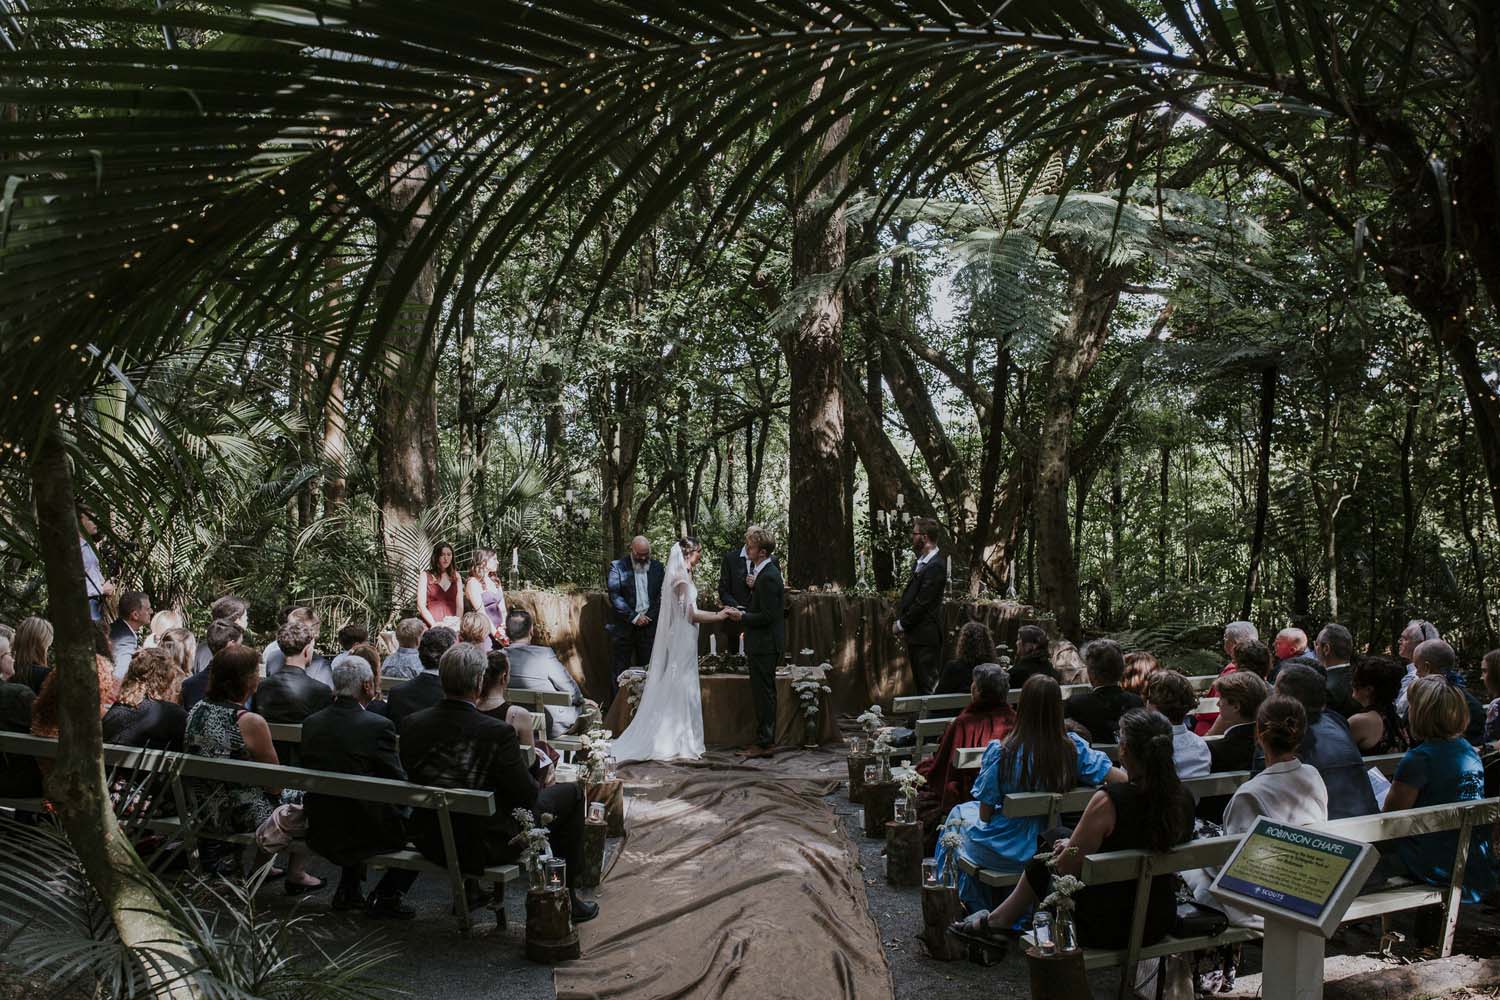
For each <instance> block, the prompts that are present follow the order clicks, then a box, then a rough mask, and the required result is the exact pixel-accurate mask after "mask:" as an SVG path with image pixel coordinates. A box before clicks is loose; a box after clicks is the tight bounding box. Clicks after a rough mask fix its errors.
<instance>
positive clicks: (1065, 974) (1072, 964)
mask: <svg viewBox="0 0 1500 1000" xmlns="http://www.w3.org/2000/svg"><path fill="white" fill-rule="evenodd" d="M1024 954H1025V955H1026V968H1027V970H1028V971H1029V972H1030V973H1031V997H1032V1000H1091V998H1092V997H1093V994H1092V993H1090V992H1089V977H1088V973H1087V971H1086V970H1085V969H1084V965H1083V952H1082V950H1079V951H1069V952H1053V953H1051V954H1047V955H1043V954H1042V953H1041V952H1039V951H1037V950H1036V949H1035V948H1033V947H1031V946H1030V945H1027V946H1026V948H1025V949H1024Z"/></svg>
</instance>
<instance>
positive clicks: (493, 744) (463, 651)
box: [401, 629, 599, 921]
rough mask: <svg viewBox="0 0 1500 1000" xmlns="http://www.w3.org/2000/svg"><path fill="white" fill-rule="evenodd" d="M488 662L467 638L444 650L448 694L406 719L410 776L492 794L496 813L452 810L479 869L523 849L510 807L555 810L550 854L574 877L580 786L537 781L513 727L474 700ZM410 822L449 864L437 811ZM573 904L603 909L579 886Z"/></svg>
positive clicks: (420, 841) (404, 752)
mask: <svg viewBox="0 0 1500 1000" xmlns="http://www.w3.org/2000/svg"><path fill="white" fill-rule="evenodd" d="M433 631H437V630H436V629H434V630H433ZM428 634H429V635H430V634H431V632H429V633H428ZM486 666H487V664H486V662H485V655H484V652H483V651H482V650H480V649H479V647H478V646H472V645H469V644H468V643H460V644H458V645H456V646H454V647H452V648H451V649H449V650H448V651H447V652H446V653H444V654H443V657H442V661H441V663H440V666H439V668H438V670H439V678H440V680H441V682H442V687H443V693H444V695H445V698H444V700H443V701H441V702H439V703H438V704H436V705H434V706H433V707H431V708H427V709H423V710H422V711H420V712H417V713H416V714H415V715H412V716H411V717H409V718H407V719H406V720H405V721H404V722H403V723H402V724H401V763H402V764H403V765H404V766H405V768H406V773H407V775H408V777H409V779H410V780H411V781H414V782H416V783H417V784H420V785H434V786H437V787H439V788H473V789H477V790H479V791H488V792H493V793H494V794H495V814H494V815H493V816H485V817H480V816H454V817H452V821H453V839H454V843H455V846H456V847H457V849H458V855H459V857H458V861H459V866H460V867H461V868H462V869H463V871H464V872H466V873H467V874H469V875H471V876H478V875H481V874H482V873H483V871H484V869H485V868H487V867H489V866H491V865H502V864H508V863H510V862H513V861H515V860H516V858H518V857H519V856H520V852H521V848H520V847H519V846H518V845H517V844H515V843H513V842H512V840H513V838H514V837H515V836H516V835H517V834H518V833H519V832H520V826H519V825H518V824H517V823H516V819H515V816H513V815H512V811H513V810H515V809H529V810H531V812H532V814H533V815H534V816H535V817H536V818H537V819H538V820H540V818H541V817H542V816H543V814H547V815H550V816H551V817H552V821H551V823H549V824H548V840H549V841H550V842H551V845H552V852H553V854H555V855H556V856H557V857H560V858H562V859H564V860H566V861H567V862H568V873H569V877H572V876H573V873H575V872H577V871H578V864H579V859H580V858H581V857H582V851H583V814H584V801H583V786H581V785H579V784H578V783H576V782H569V783H567V784H555V785H552V786H550V787H548V788H543V789H538V788H537V784H536V781H535V780H534V779H533V778H532V777H531V773H530V771H528V770H527V767H526V760H525V757H524V756H523V755H522V753H521V744H520V741H519V740H518V738H517V736H516V731H515V729H514V727H512V726H510V725H508V724H507V723H504V722H501V721H500V720H499V719H495V718H491V717H490V716H488V715H485V714H483V713H481V712H480V711H479V709H478V708H476V707H475V705H476V703H477V702H478V701H479V697H480V694H481V688H482V687H483V684H484V672H485V668H486ZM412 683H416V682H415V681H413V682H412ZM408 829H409V830H410V832H411V835H412V843H414V844H416V845H417V849H418V850H420V851H421V852H422V855H423V857H425V858H427V859H428V860H429V861H431V862H433V863H434V864H446V862H447V858H446V855H445V852H444V848H443V839H442V833H441V830H440V829H439V826H438V817H437V814H436V813H434V812H433V811H432V810H430V809H418V810H416V811H415V812H414V814H413V815H412V818H411V822H410V823H409V824H408ZM470 902H473V900H470ZM572 908H573V919H574V920H575V921H582V920H591V919H593V918H594V917H595V916H597V915H598V913H599V906H598V904H596V903H591V902H588V901H587V900H584V899H583V898H581V897H580V896H579V895H578V894H577V892H576V891H574V892H573V894H572Z"/></svg>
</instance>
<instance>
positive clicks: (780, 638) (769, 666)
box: [730, 528, 786, 750]
mask: <svg viewBox="0 0 1500 1000" xmlns="http://www.w3.org/2000/svg"><path fill="white" fill-rule="evenodd" d="M745 551H746V553H747V554H748V555H749V557H750V573H749V574H748V575H747V576H746V577H745V582H746V584H747V585H748V586H749V588H750V603H749V606H748V607H747V609H746V610H745V611H744V612H740V611H735V612H734V613H733V614H732V615H731V616H730V617H731V618H738V619H739V620H741V621H743V622H744V623H745V658H746V660H748V661H749V666H750V695H751V697H752V698H754V699H755V742H756V744H757V745H758V746H759V747H760V748H761V749H762V750H769V749H770V748H771V747H772V746H773V745H774V744H775V742H776V664H777V663H779V662H780V661H781V657H782V654H783V653H785V652H786V587H785V585H784V584H783V583H782V582H781V569H780V567H778V566H777V565H776V563H774V562H772V561H771V553H773V552H775V551H776V539H775V537H774V536H772V534H771V533H770V532H769V531H767V530H766V529H765V528H751V529H750V531H749V532H748V533H747V534H746V536H745Z"/></svg>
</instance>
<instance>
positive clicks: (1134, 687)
mask: <svg viewBox="0 0 1500 1000" xmlns="http://www.w3.org/2000/svg"><path fill="white" fill-rule="evenodd" d="M1160 669H1161V663H1160V661H1158V660H1157V659H1156V657H1155V656H1154V655H1152V654H1151V653H1148V652H1146V651H1145V650H1143V649H1137V650H1133V651H1131V652H1129V653H1126V654H1125V673H1124V675H1123V676H1122V677H1121V678H1120V690H1122V691H1128V692H1130V693H1131V694H1133V695H1136V696H1138V697H1140V698H1143V699H1144V698H1145V697H1146V688H1148V687H1149V686H1150V685H1151V675H1152V674H1154V673H1156V672H1157V671H1158V670H1160Z"/></svg>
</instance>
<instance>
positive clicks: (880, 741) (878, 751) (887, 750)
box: [870, 729, 893, 760]
mask: <svg viewBox="0 0 1500 1000" xmlns="http://www.w3.org/2000/svg"><path fill="white" fill-rule="evenodd" d="M892 749H893V748H892V747H891V733H890V730H888V729H882V730H881V731H880V732H878V733H876V734H875V743H874V745H872V746H871V747H870V752H871V753H873V754H874V755H875V756H876V757H879V758H880V759H882V760H884V759H886V758H888V757H890V755H891V750H892Z"/></svg>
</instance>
